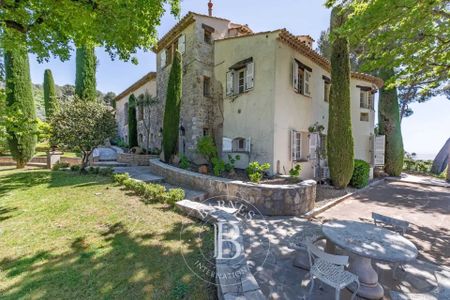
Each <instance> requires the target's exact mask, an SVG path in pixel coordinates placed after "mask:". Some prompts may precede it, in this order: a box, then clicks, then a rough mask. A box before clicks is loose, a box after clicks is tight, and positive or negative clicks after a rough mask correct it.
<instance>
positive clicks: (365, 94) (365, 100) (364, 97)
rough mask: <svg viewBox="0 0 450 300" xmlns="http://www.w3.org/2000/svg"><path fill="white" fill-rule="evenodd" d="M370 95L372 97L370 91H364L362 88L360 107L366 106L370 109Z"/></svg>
mask: <svg viewBox="0 0 450 300" xmlns="http://www.w3.org/2000/svg"><path fill="white" fill-rule="evenodd" d="M369 97H370V91H364V90H362V89H361V90H360V92H359V107H360V108H366V109H369V108H370V105H369Z"/></svg>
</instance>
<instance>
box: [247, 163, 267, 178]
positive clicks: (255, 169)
mask: <svg viewBox="0 0 450 300" xmlns="http://www.w3.org/2000/svg"><path fill="white" fill-rule="evenodd" d="M269 169H270V164H269V163H264V164H260V163H259V162H257V161H253V162H251V163H250V164H249V165H248V167H247V170H246V171H247V175H248V178H249V179H250V181H251V182H255V183H258V182H260V181H261V179H262V178H263V176H264V173H265V172H266V171H267V170H269Z"/></svg>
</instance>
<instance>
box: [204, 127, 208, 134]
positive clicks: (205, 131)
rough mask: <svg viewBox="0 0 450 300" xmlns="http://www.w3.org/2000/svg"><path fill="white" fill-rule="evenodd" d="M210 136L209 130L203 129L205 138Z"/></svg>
mask: <svg viewBox="0 0 450 300" xmlns="http://www.w3.org/2000/svg"><path fill="white" fill-rule="evenodd" d="M208 135H209V128H206V127H205V128H203V136H208Z"/></svg>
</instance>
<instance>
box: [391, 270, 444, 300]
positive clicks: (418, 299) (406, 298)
mask: <svg viewBox="0 0 450 300" xmlns="http://www.w3.org/2000/svg"><path fill="white" fill-rule="evenodd" d="M434 276H435V277H436V282H437V287H436V288H435V289H434V290H432V291H431V292H429V293H401V292H395V291H391V293H390V294H391V299H392V300H448V299H450V274H449V275H447V274H444V272H443V271H439V272H438V271H436V272H434Z"/></svg>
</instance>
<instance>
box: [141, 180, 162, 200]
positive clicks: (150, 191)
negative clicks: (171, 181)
mask: <svg viewBox="0 0 450 300" xmlns="http://www.w3.org/2000/svg"><path fill="white" fill-rule="evenodd" d="M165 192H166V188H165V187H164V186H162V185H160V184H152V183H147V184H146V185H145V190H144V194H143V197H144V199H145V201H146V202H150V203H155V202H164V197H163V196H164V193H165Z"/></svg>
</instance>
